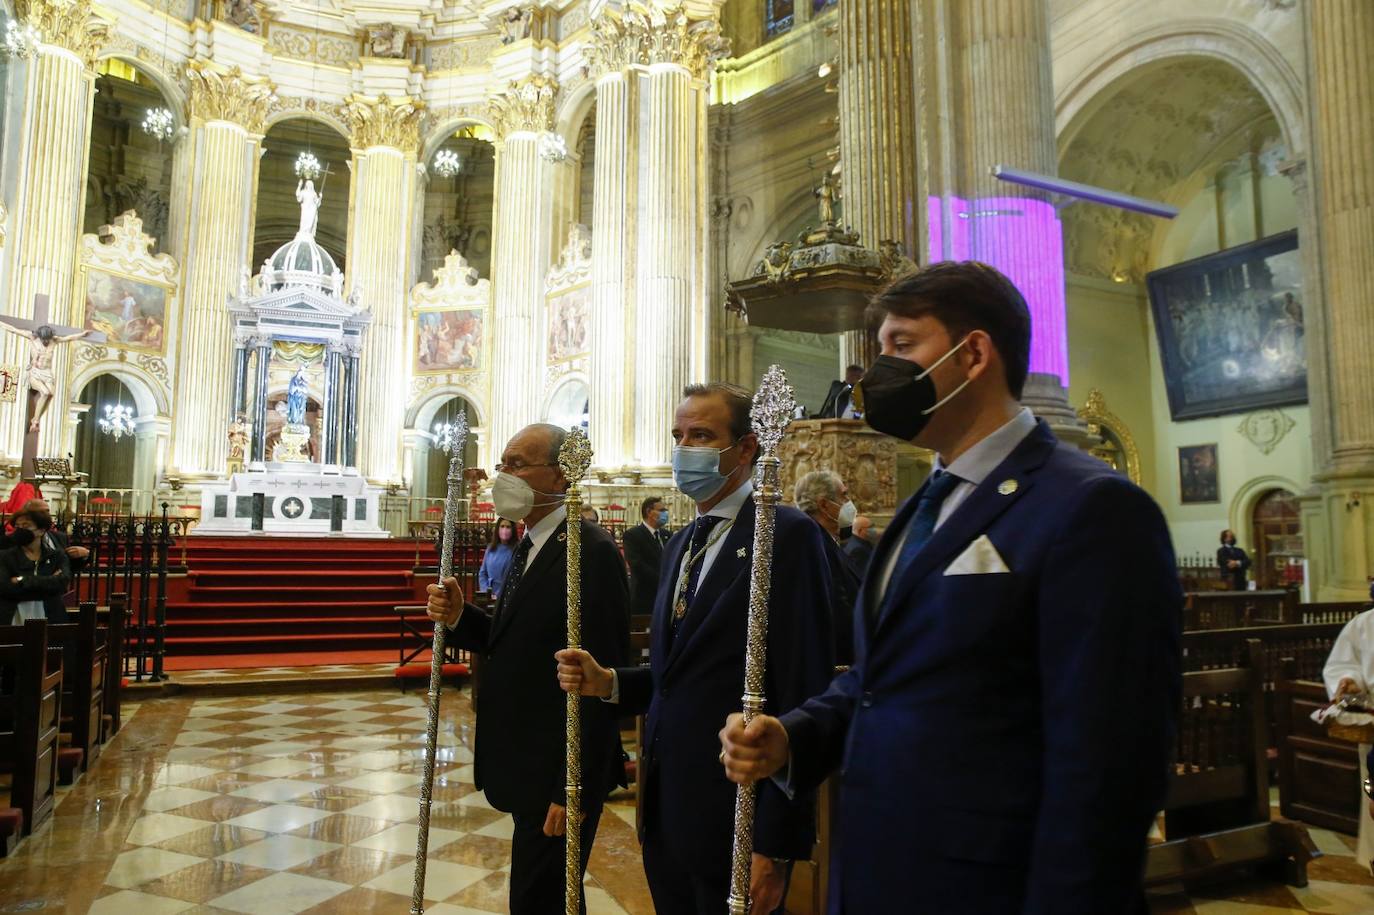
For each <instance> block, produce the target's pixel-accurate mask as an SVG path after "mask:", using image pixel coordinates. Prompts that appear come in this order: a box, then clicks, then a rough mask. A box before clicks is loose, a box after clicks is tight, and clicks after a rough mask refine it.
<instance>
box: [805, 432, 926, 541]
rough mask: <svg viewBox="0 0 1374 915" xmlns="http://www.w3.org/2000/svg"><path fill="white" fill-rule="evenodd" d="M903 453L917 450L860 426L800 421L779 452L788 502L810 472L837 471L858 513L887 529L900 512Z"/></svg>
mask: <svg viewBox="0 0 1374 915" xmlns="http://www.w3.org/2000/svg"><path fill="white" fill-rule="evenodd" d="M904 450H906V451H914V450H916V449H913V448H911V446H904V445H903V444H902V443H901V442H898V441H897V440H896V439H894V438H892V437H890V436H887V435H883V434H882V433H881V432H874V431H873V430H872V429H870V428H869V427H868V426H866V425H865V424H864V423H863V422H862V421H861V420H857V419H799V420H797V421H795V422H793V423H792V425H791V426H790V427H789V428H788V431H787V436H786V438H784V439H783V440H782V444H780V445H779V446H778V457H779V458H780V459H781V460H782V474H781V476H782V488H783V494H784V497H785V498H786V499H787V500H788V501H789V502H790V501H791V499H792V492H793V489H794V488H795V487H796V485H797V480H799V479H800V478H801V477H803V476H805V475H806V474H808V473H810V472H811V471H813V470H833V471H835V472H836V473H838V474H839V475H840V477H841V478H842V479H843V480H844V481H845V484H846V485H848V487H849V497H850V498H851V499H853V500H854V504H855V505H857V506H858V508H859V513H860V514H863V515H867V516H869V517H870V518H872V519H873V520H874V522H875V523H876V524H878V525H880V526H881V525H884V524H886V523H887V522H888V521H889V520H891V518H892V516H893V514H894V513H895V512H896V511H897V493H898V483H897V459H898V456H899V455H900V454H901V453H902V452H903V451H904ZM928 461H929V459H928V457H927V462H928Z"/></svg>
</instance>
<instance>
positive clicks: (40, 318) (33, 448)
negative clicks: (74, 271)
mask: <svg viewBox="0 0 1374 915" xmlns="http://www.w3.org/2000/svg"><path fill="white" fill-rule="evenodd" d="M0 324H7V325H9V326H10V327H13V328H15V329H16V330H21V331H26V332H28V333H30V334H32V333H33V332H34V331H36V330H38V328H40V327H43V326H47V327H50V328H52V332H53V333H54V334H56V335H57V336H59V337H66V336H71V335H73V334H81V333H87V332H86V329H85V328H84V327H67V326H65V325H62V324H51V323H49V322H48V297H47V296H46V295H44V294H42V293H39V294H37V295H35V296H34V297H33V319H32V320H29V319H27V318H14V317H10V316H9V315H0ZM86 339H87V340H90V341H91V342H93V343H104V342H105V335H104V334H102V333H99V332H97V331H90V332H89V333H87V336H86ZM26 368H27V366H26ZM25 377H26V378H27V376H25ZM33 402H34V397H33V390H32V388H30V390H29V391H28V394H27V396H26V397H25V398H24V405H25V406H24V453H23V462H22V464H21V466H20V473H21V476H22V477H31V476H33V472H34V465H33V459H34V458H35V457H37V456H38V431H37V430H36V429H31V428H30V427H31V426H32V425H33V423H32V420H33ZM50 406H51V405H50Z"/></svg>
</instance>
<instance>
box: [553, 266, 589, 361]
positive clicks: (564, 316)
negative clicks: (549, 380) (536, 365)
mask: <svg viewBox="0 0 1374 915" xmlns="http://www.w3.org/2000/svg"><path fill="white" fill-rule="evenodd" d="M546 301H547V310H546V312H545V313H546V314H547V315H548V357H549V363H550V364H554V363H559V362H567V361H568V360H570V359H576V358H577V357H578V356H585V355H586V354H587V352H588V350H589V349H590V348H591V322H592V318H591V311H592V308H591V305H592V285H591V283H579V284H577V285H576V286H569V287H567V288H565V289H560V290H558V291H557V292H553V293H550V294H549V296H548V298H547V300H546Z"/></svg>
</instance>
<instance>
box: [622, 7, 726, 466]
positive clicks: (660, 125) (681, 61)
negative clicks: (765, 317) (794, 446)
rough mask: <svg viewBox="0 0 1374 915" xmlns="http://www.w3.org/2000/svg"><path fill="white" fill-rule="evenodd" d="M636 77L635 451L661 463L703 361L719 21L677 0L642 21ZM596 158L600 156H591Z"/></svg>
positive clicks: (641, 458)
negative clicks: (639, 100)
mask: <svg viewBox="0 0 1374 915" xmlns="http://www.w3.org/2000/svg"><path fill="white" fill-rule="evenodd" d="M650 26H651V27H650V29H649V30H648V31H647V37H646V42H645V48H646V56H647V60H648V72H647V75H646V76H645V77H644V82H643V95H644V100H643V106H644V110H643V116H642V120H641V123H642V124H643V125H644V129H645V131H646V133H645V134H644V136H642V137H641V138H640V144H641V147H642V148H643V149H644V150H646V151H652V152H651V154H649V155H645V156H644V157H643V158H642V159H641V162H642V169H643V184H642V185H641V187H640V204H639V208H638V212H639V216H640V220H641V222H640V225H639V231H638V249H639V250H638V257H637V264H636V273H637V276H638V289H637V290H636V294H635V303H636V305H635V340H636V344H637V345H636V346H635V347H634V387H635V404H634V455H633V456H634V458H635V461H636V463H638V464H639V465H640V466H643V467H649V468H652V467H660V468H661V467H665V466H666V465H667V462H668V455H669V452H670V450H671V448H672V436H671V429H672V420H673V412H674V410H675V408H676V407H677V404H678V401H679V400H680V399H681V397H682V389H683V387H684V386H685V385H686V384H687V383H688V382H691V381H700V380H703V379H701V378H699V377H694V374H696V372H695V370H696V369H698V368H699V367H700V368H704V366H705V364H706V361H707V360H706V352H707V351H708V350H709V347H710V341H708V340H707V339H705V337H706V334H705V328H706V308H707V303H708V301H709V296H708V294H707V290H706V286H705V281H704V280H705V277H704V274H703V272H702V270H701V269H700V265H701V264H702V263H703V262H704V260H705V258H706V257H707V251H706V246H707V229H708V223H707V219H706V214H705V212H704V207H703V200H704V192H705V190H706V188H707V185H708V184H709V178H710V170H709V165H708V163H707V162H706V155H705V150H706V139H707V138H706V124H705V119H704V117H703V108H702V104H703V102H704V98H705V94H706V92H707V82H706V80H707V78H708V76H709V74H710V70H711V67H712V65H713V64H714V61H715V59H716V58H717V57H718V56H719V55H720V54H721V53H723V51H724V48H725V45H724V42H723V41H722V40H721V38H720V28H719V24H718V23H716V22H715V21H714V20H697V21H693V20H691V19H689V18H688V16H687V14H686V12H685V10H683V9H682V8H681V7H679V8H676V9H672V10H667V11H663V12H661V13H660V14H658V15H657V16H656V17H655V18H654V19H653V20H651V22H650ZM598 158H599V156H598Z"/></svg>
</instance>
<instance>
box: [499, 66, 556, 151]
mask: <svg viewBox="0 0 1374 915" xmlns="http://www.w3.org/2000/svg"><path fill="white" fill-rule="evenodd" d="M557 95H558V82H557V81H556V80H554V79H553V78H552V77H548V76H528V77H526V78H524V79H522V80H519V81H512V82H511V84H510V88H509V89H507V90H506V91H505V92H504V93H502V94H501V95H497V96H495V97H493V98H492V99H491V101H490V102H489V103H488V104H487V116H488V117H489V118H490V120H491V122H492V124H493V126H495V128H496V135H497V137H499V138H501V139H503V140H504V139H505V138H506V137H508V136H510V135H511V134H513V133H520V132H530V133H540V132H543V131H550V130H553V112H554V104H553V102H554V98H555V97H556V96H557Z"/></svg>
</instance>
